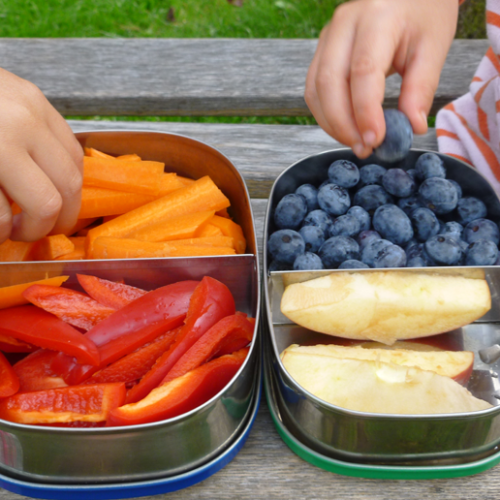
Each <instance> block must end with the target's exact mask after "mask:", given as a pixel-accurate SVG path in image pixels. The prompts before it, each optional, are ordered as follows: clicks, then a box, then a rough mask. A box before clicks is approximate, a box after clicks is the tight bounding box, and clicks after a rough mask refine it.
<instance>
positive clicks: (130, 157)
mask: <svg viewBox="0 0 500 500" xmlns="http://www.w3.org/2000/svg"><path fill="white" fill-rule="evenodd" d="M116 159H117V160H126V161H142V158H141V157H140V156H139V155H136V154H135V153H134V154H131V155H120V156H117V157H116Z"/></svg>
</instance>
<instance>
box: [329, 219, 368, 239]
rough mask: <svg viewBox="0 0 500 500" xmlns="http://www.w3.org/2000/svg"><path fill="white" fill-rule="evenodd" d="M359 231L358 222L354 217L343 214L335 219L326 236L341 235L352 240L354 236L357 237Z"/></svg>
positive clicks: (359, 225)
mask: <svg viewBox="0 0 500 500" xmlns="http://www.w3.org/2000/svg"><path fill="white" fill-rule="evenodd" d="M360 231H361V224H360V223H359V220H358V219H357V218H356V217H354V215H349V214H345V215H341V216H340V217H337V218H336V219H335V220H334V221H333V224H332V225H331V227H330V229H329V231H328V236H329V237H331V236H340V235H343V236H350V237H351V238H353V237H354V236H357V235H358V234H359V232H360Z"/></svg>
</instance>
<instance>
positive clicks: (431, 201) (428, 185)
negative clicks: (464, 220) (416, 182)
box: [418, 177, 458, 214]
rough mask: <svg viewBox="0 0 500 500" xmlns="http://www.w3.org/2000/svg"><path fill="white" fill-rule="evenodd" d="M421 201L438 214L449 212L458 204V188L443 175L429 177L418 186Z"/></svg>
mask: <svg viewBox="0 0 500 500" xmlns="http://www.w3.org/2000/svg"><path fill="white" fill-rule="evenodd" d="M418 194H419V197H420V202H421V203H422V205H423V206H424V207H427V208H430V209H431V210H432V211H433V212H435V213H437V214H447V213H449V212H451V211H452V210H454V209H455V208H456V206H457V204H458V194H457V190H456V189H455V187H454V186H453V184H452V183H451V182H450V181H449V180H447V179H442V178H441V177H429V178H428V179H425V180H424V182H422V184H420V187H419V188H418Z"/></svg>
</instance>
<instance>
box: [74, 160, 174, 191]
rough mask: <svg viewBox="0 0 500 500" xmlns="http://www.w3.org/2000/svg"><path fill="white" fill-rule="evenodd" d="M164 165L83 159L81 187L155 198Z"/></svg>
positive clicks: (154, 162)
mask: <svg viewBox="0 0 500 500" xmlns="http://www.w3.org/2000/svg"><path fill="white" fill-rule="evenodd" d="M164 166H165V165H164V164H163V163H160V162H157V161H121V160H116V159H112V160H110V159H107V158H93V157H89V156H85V157H84V158H83V185H84V186H93V187H103V188H107V189H116V190H117V191H126V192H128V193H137V194H149V195H152V196H156V195H157V194H158V192H159V191H160V185H161V180H162V176H163V173H164V172H163V169H164Z"/></svg>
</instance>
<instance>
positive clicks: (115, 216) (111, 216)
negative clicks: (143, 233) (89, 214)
mask: <svg viewBox="0 0 500 500" xmlns="http://www.w3.org/2000/svg"><path fill="white" fill-rule="evenodd" d="M120 215H123V214H118V215H105V216H104V217H103V218H102V222H103V223H104V222H109V221H110V220H113V219H116V218H117V217H120Z"/></svg>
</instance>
